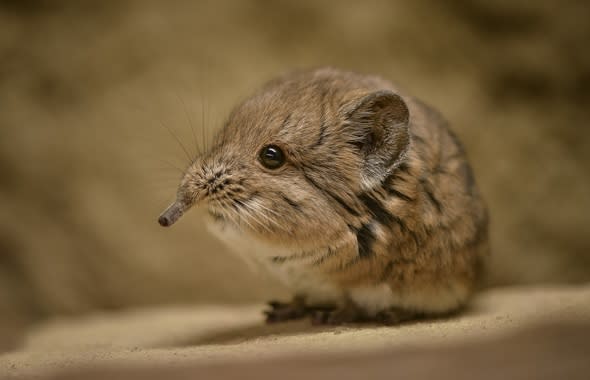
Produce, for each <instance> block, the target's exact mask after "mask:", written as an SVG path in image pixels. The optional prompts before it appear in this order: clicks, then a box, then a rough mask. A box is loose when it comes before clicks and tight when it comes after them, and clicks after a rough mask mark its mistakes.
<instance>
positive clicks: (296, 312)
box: [264, 296, 310, 323]
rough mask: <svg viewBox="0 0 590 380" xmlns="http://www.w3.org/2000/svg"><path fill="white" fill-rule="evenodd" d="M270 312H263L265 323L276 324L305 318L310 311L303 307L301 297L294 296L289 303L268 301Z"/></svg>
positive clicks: (303, 302) (303, 303)
mask: <svg viewBox="0 0 590 380" xmlns="http://www.w3.org/2000/svg"><path fill="white" fill-rule="evenodd" d="M268 306H270V308H271V309H270V310H265V311H264V314H265V315H266V323H278V322H285V321H291V320H295V319H301V318H304V317H306V316H307V315H308V314H309V313H310V310H309V309H308V308H307V307H306V306H305V300H304V298H303V297H301V296H295V297H294V298H293V300H292V301H291V302H280V301H270V302H269V303H268Z"/></svg>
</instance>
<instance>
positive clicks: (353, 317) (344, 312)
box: [311, 302, 367, 326]
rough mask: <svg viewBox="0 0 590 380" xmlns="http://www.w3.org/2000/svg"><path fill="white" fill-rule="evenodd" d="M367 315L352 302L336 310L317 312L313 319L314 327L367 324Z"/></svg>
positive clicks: (314, 313)
mask: <svg viewBox="0 0 590 380" xmlns="http://www.w3.org/2000/svg"><path fill="white" fill-rule="evenodd" d="M366 321H367V317H366V315H365V313H364V312H363V311H362V310H361V309H359V308H358V307H356V306H355V305H354V304H352V303H351V302H348V303H346V304H344V305H343V306H340V307H337V308H334V309H324V310H321V309H320V310H315V311H314V312H313V314H312V317H311V323H312V324H314V325H332V326H335V325H343V324H347V323H359V322H366Z"/></svg>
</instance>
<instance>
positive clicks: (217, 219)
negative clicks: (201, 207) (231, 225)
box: [207, 208, 227, 222]
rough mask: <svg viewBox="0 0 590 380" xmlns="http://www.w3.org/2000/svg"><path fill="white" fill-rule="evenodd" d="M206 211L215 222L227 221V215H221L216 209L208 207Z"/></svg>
mask: <svg viewBox="0 0 590 380" xmlns="http://www.w3.org/2000/svg"><path fill="white" fill-rule="evenodd" d="M207 212H208V213H209V216H210V217H211V218H212V219H213V220H214V221H215V222H225V221H227V217H226V216H225V215H223V214H222V213H221V212H219V211H218V210H215V209H212V208H209V209H208V210H207Z"/></svg>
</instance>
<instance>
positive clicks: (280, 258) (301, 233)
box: [159, 68, 488, 324]
mask: <svg viewBox="0 0 590 380" xmlns="http://www.w3.org/2000/svg"><path fill="white" fill-rule="evenodd" d="M198 203H206V206H207V210H208V215H209V216H210V223H211V226H212V230H213V231H214V232H215V233H216V234H218V235H219V237H220V238H221V239H222V240H223V241H225V242H227V243H228V244H229V245H230V246H231V247H232V248H233V249H234V250H237V251H239V252H240V253H241V254H243V255H244V256H245V257H246V258H248V259H250V260H253V261H255V262H256V263H258V264H260V265H262V266H264V267H265V268H267V269H268V270H270V272H271V273H273V274H275V275H276V276H277V277H278V278H279V279H280V280H281V281H283V282H284V283H285V284H286V285H287V286H288V287H290V288H291V289H292V290H293V292H294V294H295V296H294V298H293V300H292V301H291V302H270V303H269V305H270V307H271V309H270V310H267V311H266V315H267V321H268V322H276V321H282V320H289V319H295V318H302V317H305V316H308V315H311V316H312V320H313V321H314V322H315V323H320V324H341V323H351V322H364V321H373V322H379V323H384V324H396V323H400V322H404V321H406V320H411V319H415V318H418V317H421V316H437V315H441V314H447V313H449V312H453V311H456V310H458V309H459V308H461V307H462V306H463V305H465V304H466V303H467V301H468V300H469V298H470V296H471V295H472V293H473V291H474V289H475V287H476V284H477V280H478V278H479V277H480V274H481V268H482V262H483V261H484V259H485V257H486V256H487V251H488V249H487V240H488V238H487V236H488V232H487V230H488V228H487V226H488V222H487V220H488V218H487V211H486V207H485V204H484V202H483V200H482V198H481V196H480V193H479V190H478V188H477V186H476V183H475V181H474V177H473V174H472V171H471V168H470V166H469V164H468V162H467V159H466V156H465V153H464V150H463V148H462V146H461V144H460V143H459V141H458V140H457V138H456V137H455V135H454V134H453V133H452V132H451V131H450V130H449V128H448V127H447V123H446V122H445V121H444V120H443V118H442V117H441V116H440V114H439V113H438V112H436V111H435V110H433V109H432V108H430V107H428V106H426V105H425V104H423V103H422V102H420V101H419V100H417V99H415V98H413V97H411V96H409V95H406V94H401V93H400V92H399V90H398V89H397V88H396V87H395V86H394V85H393V84H391V83H390V82H388V81H386V80H384V79H381V78H379V77H376V76H368V75H361V74H356V73H352V72H345V71H339V70H337V69H333V68H321V69H315V70H310V71H301V72H296V73H291V74H288V75H286V76H283V77H280V78H278V79H275V80H273V81H271V82H269V83H268V84H266V85H265V86H263V87H262V88H261V89H260V90H259V91H258V92H257V93H255V94H254V95H253V96H252V97H250V98H248V99H246V100H245V101H244V102H242V103H241V104H240V105H238V106H237V107H236V108H235V109H234V110H233V111H232V112H231V114H230V115H229V118H228V119H227V121H226V123H225V125H224V127H223V129H222V130H221V131H220V132H219V133H218V135H217V136H216V138H215V141H214V143H213V146H212V148H211V149H210V150H209V151H208V152H207V153H205V154H204V155H202V156H200V157H196V158H195V160H194V162H192V164H191V165H190V166H189V167H188V168H187V169H186V172H185V174H184V177H183V178H182V180H181V182H180V185H179V187H178V191H177V198H176V201H175V202H174V203H173V204H172V205H170V206H169V207H168V208H167V209H166V210H165V211H164V212H163V213H162V214H161V216H160V218H159V223H160V224H161V225H162V226H170V225H172V224H173V223H174V222H176V221H177V220H178V219H179V218H180V217H181V216H182V214H183V213H184V212H185V211H186V210H188V209H189V208H190V207H192V206H194V205H196V204H198Z"/></svg>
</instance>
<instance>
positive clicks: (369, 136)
mask: <svg viewBox="0 0 590 380" xmlns="http://www.w3.org/2000/svg"><path fill="white" fill-rule="evenodd" d="M347 118H348V120H349V122H350V124H351V127H352V128H354V131H353V136H354V141H353V144H354V145H355V146H357V147H358V148H359V153H360V154H361V156H362V158H363V168H362V170H361V176H362V184H363V187H365V188H372V187H374V186H376V185H377V184H379V183H381V182H382V181H383V180H384V179H385V177H386V176H387V175H388V174H389V173H390V171H391V170H392V169H393V168H394V167H395V166H397V165H398V164H399V163H400V162H401V161H402V160H403V157H404V155H405V153H406V151H407V149H408V146H409V143H410V133H409V129H408V125H409V120H410V112H409V110H408V107H407V105H406V103H405V102H404V100H403V99H402V98H401V96H399V95H398V94H396V93H394V92H393V91H388V90H384V91H376V92H372V93H370V94H368V95H365V96H364V97H362V98H361V99H359V101H358V102H357V103H356V105H355V106H354V108H353V109H352V110H351V111H350V112H348V113H347Z"/></svg>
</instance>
